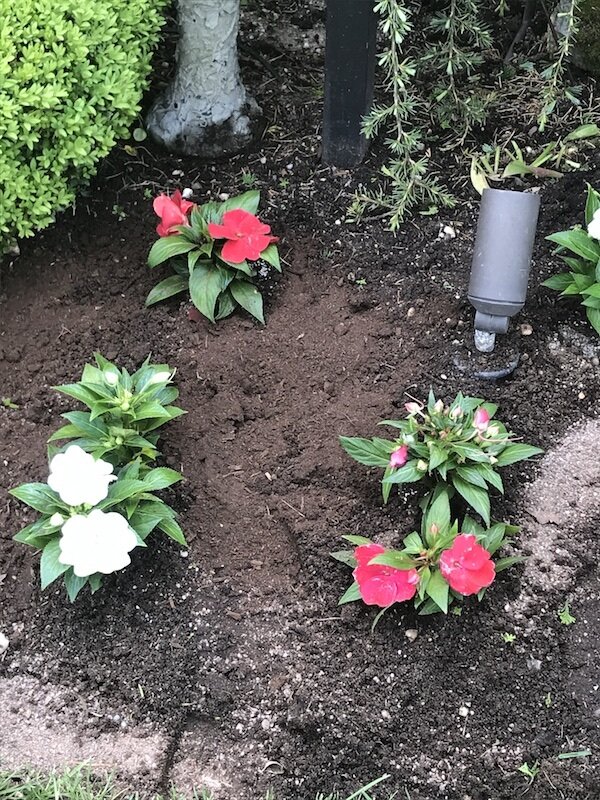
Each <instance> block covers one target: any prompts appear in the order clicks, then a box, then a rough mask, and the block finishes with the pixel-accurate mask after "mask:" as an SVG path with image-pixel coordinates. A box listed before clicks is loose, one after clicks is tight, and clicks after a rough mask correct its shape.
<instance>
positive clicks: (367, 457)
mask: <svg viewBox="0 0 600 800" xmlns="http://www.w3.org/2000/svg"><path fill="white" fill-rule="evenodd" d="M339 440H340V444H341V445H342V447H343V448H344V450H345V451H346V452H347V453H348V455H349V456H352V458H353V459H354V460H355V461H358V463H359V464H364V465H365V466H367V467H388V466H389V463H390V456H389V454H388V453H387V452H386V451H384V450H383V448H382V446H381V444H380V443H379V441H378V440H371V439H362V438H358V437H351V436H340V437H339Z"/></svg>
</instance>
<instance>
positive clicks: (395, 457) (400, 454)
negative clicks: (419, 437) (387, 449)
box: [390, 444, 408, 469]
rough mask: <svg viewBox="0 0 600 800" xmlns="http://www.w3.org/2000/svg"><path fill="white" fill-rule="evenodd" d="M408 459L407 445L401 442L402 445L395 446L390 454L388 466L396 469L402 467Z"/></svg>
mask: <svg viewBox="0 0 600 800" xmlns="http://www.w3.org/2000/svg"><path fill="white" fill-rule="evenodd" d="M407 461H408V447H407V446H406V445H405V444H403V445H402V447H397V448H396V449H395V450H394V451H393V452H392V454H391V455H390V467H394V468H395V469H398V468H399V467H403V466H404V465H405V464H406V462H407Z"/></svg>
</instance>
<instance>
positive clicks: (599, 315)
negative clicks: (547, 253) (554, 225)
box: [542, 184, 600, 333]
mask: <svg viewBox="0 0 600 800" xmlns="http://www.w3.org/2000/svg"><path fill="white" fill-rule="evenodd" d="M585 224H586V226H587V231H586V230H584V229H583V228H581V227H579V226H576V227H574V228H571V229H570V230H568V231H560V232H559V233H553V234H551V235H550V236H547V237H546V238H547V239H548V240H549V241H551V242H555V243H556V244H557V245H559V248H558V250H557V252H558V253H560V254H561V255H560V257H561V259H562V260H563V261H564V263H565V264H566V265H567V267H568V268H569V272H561V273H560V274H559V275H553V276H552V278H548V280H546V281H544V282H543V284H542V286H548V287H549V288H550V289H556V290H557V291H559V292H560V296H561V297H571V296H577V297H581V298H582V300H581V305H582V306H585V311H586V314H587V318H588V320H589V322H590V325H591V326H592V327H593V328H594V330H595V331H596V332H597V333H600V193H598V192H597V191H596V190H595V189H593V188H592V187H591V186H590V185H589V184H588V193H587V201H586V204H585ZM565 251H568V252H569V255H566V254H565Z"/></svg>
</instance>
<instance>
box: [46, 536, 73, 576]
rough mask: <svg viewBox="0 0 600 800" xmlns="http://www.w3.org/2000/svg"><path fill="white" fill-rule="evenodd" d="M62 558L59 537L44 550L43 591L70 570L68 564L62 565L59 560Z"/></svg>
mask: <svg viewBox="0 0 600 800" xmlns="http://www.w3.org/2000/svg"><path fill="white" fill-rule="evenodd" d="M59 556H60V546H59V537H58V536H57V537H56V539H52V540H51V541H49V542H48V544H47V545H46V546H45V547H44V549H43V550H42V557H41V558H40V581H41V585H42V589H45V588H46V587H47V586H50V584H51V583H52V582H53V581H55V580H56V579H57V578H58V577H60V576H61V575H63V574H64V573H65V572H66V571H67V570H68V569H70V567H69V565H68V564H61V563H60V561H59V560H58V559H59Z"/></svg>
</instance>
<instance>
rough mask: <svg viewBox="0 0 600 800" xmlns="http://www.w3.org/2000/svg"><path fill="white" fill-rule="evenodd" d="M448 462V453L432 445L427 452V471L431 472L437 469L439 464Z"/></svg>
mask: <svg viewBox="0 0 600 800" xmlns="http://www.w3.org/2000/svg"><path fill="white" fill-rule="evenodd" d="M447 460H448V452H447V451H446V450H444V449H443V448H442V447H438V446H437V445H435V444H434V445H432V446H431V448H430V450H429V471H430V472H433V470H434V469H435V468H436V467H439V466H440V464H443V463H444V462H445V461H447Z"/></svg>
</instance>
